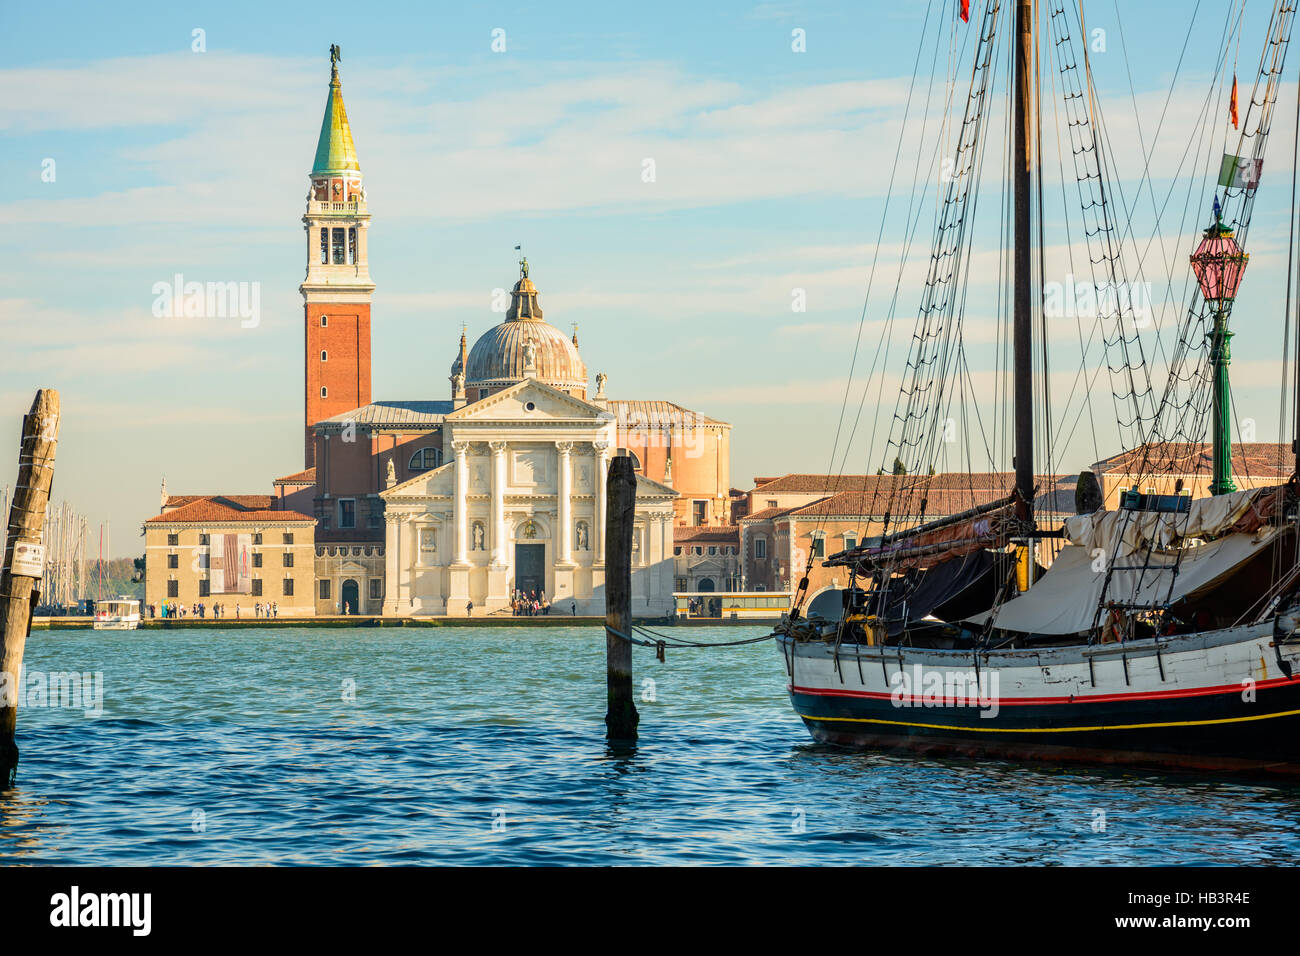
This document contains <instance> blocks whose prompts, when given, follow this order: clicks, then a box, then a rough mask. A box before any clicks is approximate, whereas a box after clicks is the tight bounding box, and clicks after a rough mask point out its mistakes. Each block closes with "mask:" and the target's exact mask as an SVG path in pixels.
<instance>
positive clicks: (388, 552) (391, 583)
mask: <svg viewBox="0 0 1300 956" xmlns="http://www.w3.org/2000/svg"><path fill="white" fill-rule="evenodd" d="M399 527H401V526H400V525H399V524H398V520H397V514H396V512H393V511H385V512H384V614H386V615H396V614H397V575H398V563H397V547H398V528H399ZM335 578H336V580H335V581H333V587H334V588H336V589H337V588H341V587H342V586H343V582H342V579H338V576H337V575H335ZM330 600H331V601H332V602H333V603H335V604H337V603H338V600H339V595H338V594H337V593H331V594H330Z"/></svg>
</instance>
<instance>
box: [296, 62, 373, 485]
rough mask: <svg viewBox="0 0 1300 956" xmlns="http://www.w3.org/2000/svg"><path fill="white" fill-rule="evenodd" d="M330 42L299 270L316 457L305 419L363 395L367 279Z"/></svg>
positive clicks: (360, 193) (359, 192)
mask: <svg viewBox="0 0 1300 956" xmlns="http://www.w3.org/2000/svg"><path fill="white" fill-rule="evenodd" d="M340 59H342V54H341V53H340V51H339V48H338V47H337V46H331V47H330V88H329V96H328V97H327V98H326V100H325V118H324V120H323V121H322V122H321V128H320V139H319V141H318V142H317V144H316V160H315V162H314V163H313V164H312V169H311V177H310V178H311V187H310V189H309V190H308V193H307V212H306V214H305V215H304V216H303V217H302V221H303V226H304V228H305V230H306V232H307V277H306V278H305V279H304V280H303V282H302V285H300V286H299V287H298V291H299V292H301V293H302V298H303V321H304V329H305V336H304V338H305V354H304V385H305V389H306V392H305V399H304V419H305V420H304V423H303V425H304V430H305V434H304V439H305V445H304V456H303V460H304V462H305V467H307V468H311V467H312V466H314V465H315V464H316V445H315V441H314V440H313V438H312V426H313V425H315V424H316V423H317V422H319V421H321V420H322V419H326V418H331V417H333V416H335V415H341V414H342V413H344V412H347V411H351V410H352V409H354V408H358V407H360V406H362V405H367V404H369V403H370V297H371V295H372V294H373V293H374V291H375V284H374V283H373V282H371V281H370V268H369V264H368V259H367V255H366V245H367V243H366V234H367V233H368V232H369V226H370V213H369V211H368V209H367V207H366V190H365V187H364V186H363V185H362V179H361V165H360V164H359V163H358V162H357V153H356V149H355V148H354V147H353V145H352V127H350V126H349V125H348V114H347V111H346V110H345V109H344V108H343V86H342V84H341V83H340V82H339V60H340Z"/></svg>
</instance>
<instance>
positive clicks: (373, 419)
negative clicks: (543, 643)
mask: <svg viewBox="0 0 1300 956" xmlns="http://www.w3.org/2000/svg"><path fill="white" fill-rule="evenodd" d="M337 59H338V58H337V51H336V50H332V51H331V76H330V86H329V93H328V96H327V99H326V105H325V115H324V119H323V122H322V124H321V131H320V138H319V141H318V143H317V147H316V154H315V161H314V163H313V165H312V170H311V173H310V177H309V178H310V186H309V189H308V194H307V201H306V202H307V208H306V212H305V214H304V215H303V220H302V221H303V227H304V230H305V234H306V239H307V242H306V252H307V270H306V276H305V278H304V280H303V282H302V284H301V286H300V287H299V291H300V292H301V294H302V296H303V303H304V306H303V321H304V331H305V335H304V342H305V352H304V385H305V393H304V462H303V464H304V468H303V470H301V471H298V472H296V473H294V474H291V475H286V476H284V477H282V478H278V479H276V480H275V481H274V482H273V486H274V489H275V495H274V496H273V497H274V502H275V503H274V507H275V508H276V509H279V510H284V511H289V512H295V513H301V514H305V515H308V516H311V517H312V518H314V520H315V529H314V531H315V537H314V547H315V572H314V573H315V588H314V604H315V613H316V614H321V615H324V614H340V613H354V614H355V613H360V614H383V615H398V616H423V615H448V616H465V615H467V614H472V615H476V616H477V615H482V614H490V613H494V612H495V613H503V612H505V613H508V610H507V609H508V608H509V607H510V605H511V602H512V600H513V599H514V598H515V597H516V596H517V595H519V594H523V595H527V596H529V597H532V596H534V595H535V596H537V597H538V598H539V599H540V598H541V597H543V596H544V597H545V599H546V600H548V601H550V602H551V604H552V611H551V613H552V614H556V613H564V614H571V613H577V614H603V613H604V574H605V564H604V561H605V541H604V531H605V514H604V505H605V479H606V473H607V469H608V466H609V461H610V458H611V457H612V456H615V455H629V456H631V457H632V459H633V464H634V467H635V469H636V473H637V498H636V500H637V504H636V522H635V532H634V540H633V569H632V583H633V608H632V609H633V613H634V614H637V615H638V616H647V617H655V616H668V615H671V614H672V613H673V608H674V600H673V593H672V592H673V585H674V577H673V550H674V545H673V535H674V527H675V526H678V525H684V524H693V525H722V524H727V523H728V521H729V519H730V502H731V495H730V470H729V458H730V431H731V426H730V425H728V424H727V423H726V422H721V421H717V420H715V419H712V418H708V417H707V416H704V415H701V414H699V413H697V412H694V411H692V410H690V409H688V408H685V407H683V406H681V405H678V404H676V403H674V402H671V401H667V400H619V399H614V398H611V397H609V396H608V395H607V394H606V388H607V384H608V380H609V379H608V376H606V375H605V374H603V373H602V374H597V375H596V376H595V377H594V386H595V387H594V390H593V389H592V387H591V383H592V376H591V375H590V374H589V372H588V368H587V365H586V363H585V362H584V361H583V358H582V356H581V354H580V352H579V348H578V337H577V333H576V331H575V332H574V333H573V335H572V336H568V335H565V334H564V333H563V332H561V331H560V330H559V329H558V328H556V327H555V326H554V325H552V324H550V323H549V322H547V321H546V318H545V316H544V312H543V307H542V303H541V299H540V294H539V292H538V287H537V285H536V284H535V283H534V281H533V278H532V277H531V276H530V274H529V272H530V269H529V264H528V261H527V260H526V259H523V260H521V261H520V263H519V276H518V281H517V282H516V283H515V285H514V288H513V290H512V292H511V301H510V306H509V309H508V311H507V312H506V315H505V318H504V320H503V321H501V322H499V323H497V324H495V325H493V326H491V327H490V328H488V329H487V330H486V331H485V332H483V333H482V334H481V335H480V336H479V337H478V339H477V341H475V342H474V344H473V346H472V347H469V346H468V341H467V337H466V333H465V331H464V329H463V328H462V329H461V330H460V336H459V345H458V346H457V345H455V344H454V343H455V342H456V339H455V337H454V335H453V336H449V338H450V340H451V341H450V343H449V344H450V345H451V347H450V348H449V349H448V354H449V356H450V357H451V361H450V363H449V365H450V369H449V375H448V378H447V380H446V382H447V384H446V385H444V386H443V388H444V389H446V391H443V393H442V394H443V395H445V396H446V397H445V398H438V397H429V398H422V399H417V400H402V401H399V400H375V399H374V398H373V397H372V391H371V388H372V383H371V350H370V322H371V314H370V306H371V299H372V296H373V293H374V291H375V283H374V282H373V281H372V280H371V277H370V262H369V255H368V252H369V243H368V241H367V238H368V234H369V230H370V225H371V222H370V212H369V206H368V197H367V192H366V186H365V182H364V177H363V175H362V171H361V166H360V163H359V162H358V159H357V152H356V149H355V146H354V143H353V139H352V130H351V127H350V125H349V122H348V117H347V113H346V111H345V109H344V106H343V95H342V84H341V81H340V79H339V72H338V62H337ZM460 325H461V323H460V322H456V326H460ZM426 344H427V345H428V346H430V347H432V348H434V349H436V348H437V343H436V342H434V343H413V345H415V346H416V350H417V351H418V352H425V351H427V349H426V348H425V345H426ZM448 386H449V388H448ZM432 390H433V389H431V391H432Z"/></svg>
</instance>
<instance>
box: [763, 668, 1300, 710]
mask: <svg viewBox="0 0 1300 956" xmlns="http://www.w3.org/2000/svg"><path fill="white" fill-rule="evenodd" d="M1296 680H1300V675H1298V676H1297V677H1296V678H1295V680H1292V679H1289V678H1286V677H1275V678H1273V679H1272V680H1261V681H1256V682H1255V689H1256V690H1267V689H1268V688H1270V687H1283V686H1285V685H1287V684H1293V683H1295V682H1296ZM786 689H787V690H790V691H793V692H794V693H796V694H808V695H809V696H811V697H856V698H867V699H869V700H893V699H894V695H893V694H887V693H882V692H881V691H875V690H833V689H830V688H824V687H794V686H792V685H789V684H787V685H786ZM1242 689H1243V688H1242V685H1241V684H1222V685H1220V686H1218V687H1187V688H1181V689H1171V690H1153V691H1142V692H1139V693H1135V694H1080V695H1071V696H1068V697H998V698H996V700H997V702H998V705H999V706H1001V707H1016V706H1018V705H1031V704H1037V705H1043V704H1106V703H1113V702H1115V701H1129V700H1168V699H1170V698H1174V697H1213V696H1215V695H1218V694H1240V693H1241V691H1242ZM979 699H980V700H988V701H989V703H992V702H993V700H994V698H984V697H980V698H979ZM899 700H900V702H903V703H924V702H925V701H927V700H933V698H932V697H926V696H925V695H924V694H923V695H921V696H916V695H912V696H908V697H902V698H900V699H899Z"/></svg>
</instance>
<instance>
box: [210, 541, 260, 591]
mask: <svg viewBox="0 0 1300 956" xmlns="http://www.w3.org/2000/svg"><path fill="white" fill-rule="evenodd" d="M210 541H211V544H210V545H209V546H208V553H209V558H208V567H209V571H208V576H209V577H208V579H209V588H208V590H209V591H210V592H211V593H212V594H248V593H250V592H251V591H252V590H253V569H252V567H253V558H252V553H253V552H252V549H253V536H252V535H251V534H214V535H213V536H212V537H211V539H210Z"/></svg>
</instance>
